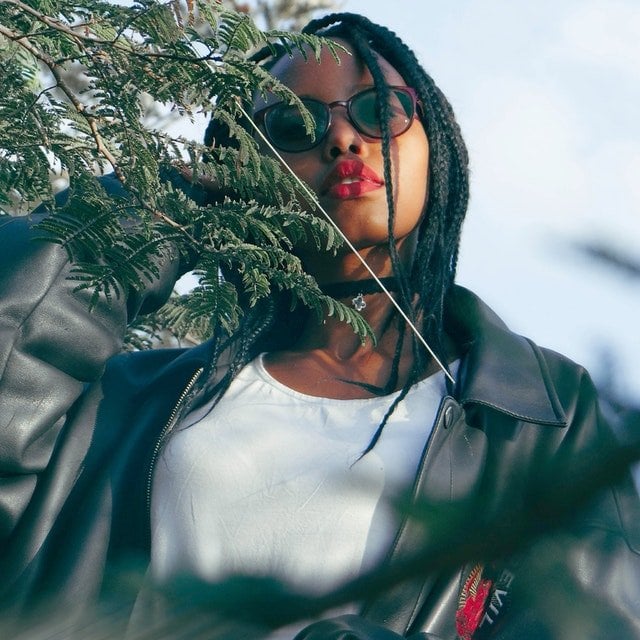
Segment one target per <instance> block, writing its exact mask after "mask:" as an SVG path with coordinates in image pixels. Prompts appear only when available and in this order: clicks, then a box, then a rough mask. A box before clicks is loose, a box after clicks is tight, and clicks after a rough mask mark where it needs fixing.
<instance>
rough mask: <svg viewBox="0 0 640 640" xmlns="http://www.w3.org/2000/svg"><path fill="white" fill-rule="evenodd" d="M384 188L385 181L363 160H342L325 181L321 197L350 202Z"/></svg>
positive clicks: (321, 188)
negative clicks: (351, 199)
mask: <svg viewBox="0 0 640 640" xmlns="http://www.w3.org/2000/svg"><path fill="white" fill-rule="evenodd" d="M383 186H384V180H383V179H382V178H381V177H380V176H379V175H378V174H377V173H376V172H375V171H374V170H373V169H371V168H370V167H368V166H367V165H366V164H364V162H362V161H361V160H342V161H341V162H338V164H336V166H335V167H334V168H333V169H332V170H331V171H330V172H329V174H328V175H327V177H326V178H325V179H324V180H323V182H322V185H321V187H320V195H328V196H331V197H333V198H337V199H339V200H348V199H350V198H357V197H359V196H361V195H362V194H364V193H368V192H369V191H375V190H376V189H380V188H381V187H383Z"/></svg>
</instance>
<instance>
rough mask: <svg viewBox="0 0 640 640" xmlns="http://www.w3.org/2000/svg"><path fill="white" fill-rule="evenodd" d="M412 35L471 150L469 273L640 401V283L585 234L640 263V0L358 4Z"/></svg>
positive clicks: (514, 313) (495, 298)
mask: <svg viewBox="0 0 640 640" xmlns="http://www.w3.org/2000/svg"><path fill="white" fill-rule="evenodd" d="M341 9H342V10H345V11H353V12H356V13H362V14H364V15H366V16H368V17H369V18H371V19H372V20H374V21H376V22H380V23H382V24H385V25H386V26H388V27H390V28H391V29H393V30H394V31H396V32H397V33H398V35H400V36H401V37H402V38H403V39H404V40H405V41H406V42H407V43H408V44H409V45H410V46H411V47H412V48H413V49H414V50H415V51H416V53H417V54H418V57H419V59H420V60H421V62H422V63H423V65H424V66H425V67H426V68H427V69H428V70H429V72H430V73H431V75H432V76H433V77H434V78H435V79H436V82H437V83H438V84H439V85H440V87H441V88H442V89H443V90H444V92H445V93H446V94H447V96H448V97H449V99H450V101H451V102H452V104H453V107H454V109H455V111H456V113H457V116H458V120H459V122H460V124H461V126H462V129H463V132H464V134H465V137H466V139H467V143H468V145H469V149H470V155H471V171H472V187H471V188H472V199H471V206H470V210H469V215H468V218H467V223H466V226H465V230H464V235H463V241H462V249H461V259H460V266H459V271H458V281H459V282H460V283H461V284H464V285H466V286H468V287H469V288H471V289H473V290H474V291H476V292H477V293H479V294H480V295H481V296H482V297H483V298H484V299H485V300H486V301H487V302H489V303H490V304H491V306H493V308H494V309H495V310H496V311H497V312H498V313H499V314H500V315H501V316H502V317H503V318H504V319H505V320H506V321H507V322H508V323H509V324H510V326H511V327H512V328H513V329H514V330H515V331H518V332H520V333H523V334H525V335H528V336H530V337H532V338H533V339H534V340H536V341H537V342H539V343H540V344H543V345H545V346H549V347H551V348H553V349H556V350H558V351H561V352H563V353H565V354H567V355H569V356H570V357H572V358H573V359H575V360H577V361H579V362H581V363H583V364H585V365H586V366H587V367H589V368H590V369H592V370H593V371H594V373H596V374H597V373H598V372H599V371H600V370H601V368H602V366H603V362H604V355H603V353H604V352H605V351H607V350H609V351H610V352H611V353H612V354H613V355H614V357H615V362H616V367H617V373H616V377H617V378H618V382H619V384H620V386H621V387H622V389H623V391H624V392H626V393H628V394H632V395H633V396H635V398H638V399H640V374H639V373H638V362H640V335H639V332H638V329H637V327H638V325H639V324H640V281H638V280H636V281H632V280H628V279H625V277H624V276H623V275H620V274H619V273H617V272H615V271H613V270H611V269H610V268H608V267H603V266H601V265H600V264H596V263H593V262H590V261H589V260H588V259H585V258H584V257H583V256H582V255H581V254H580V253H579V252H577V251H576V250H575V249H574V248H573V242H574V241H576V240H587V241H588V240H603V241H606V242H608V243H610V244H611V245H613V246H615V247H618V248H619V249H620V250H622V251H624V252H625V253H626V254H628V255H629V256H631V257H633V258H635V259H636V260H638V261H640V178H639V176H640V124H639V122H638V119H639V116H638V113H640V111H639V109H638V105H639V104H640V38H639V37H638V34H639V33H640V2H638V0H609V1H605V0H563V1H562V2H551V1H550V0H537V1H536V2H535V3H534V2H522V1H515V2H514V1H513V0H511V1H507V0H450V1H449V2H437V3H436V2H426V1H422V0H421V1H418V0H416V1H411V0H394V1H393V2H389V1H388V0H386V1H382V0H368V1H366V2H365V1H364V0H346V1H345V2H343V3H342V7H341Z"/></svg>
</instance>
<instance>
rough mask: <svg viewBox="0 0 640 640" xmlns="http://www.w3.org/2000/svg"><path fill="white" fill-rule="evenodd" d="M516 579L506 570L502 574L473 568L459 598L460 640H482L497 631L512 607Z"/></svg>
mask: <svg viewBox="0 0 640 640" xmlns="http://www.w3.org/2000/svg"><path fill="white" fill-rule="evenodd" d="M495 575H497V576H498V577H497V578H496V577H495ZM513 577H514V576H513V574H512V573H511V572H510V571H508V570H506V569H503V570H502V571H501V572H500V573H499V574H498V573H497V572H493V571H491V570H490V569H487V567H485V566H484V565H482V564H477V565H476V566H475V567H473V569H472V570H471V572H470V573H469V576H468V577H467V579H466V580H465V582H464V584H463V585H462V589H461V590H460V597H459V599H458V610H457V611H456V631H457V632H458V637H459V638H460V640H481V639H482V638H484V637H486V636H487V634H488V633H489V631H490V630H491V629H493V628H495V624H496V623H497V621H498V620H499V619H500V618H501V617H502V615H503V614H504V612H505V611H506V610H507V609H508V607H509V603H510V590H511V583H512V582H513Z"/></svg>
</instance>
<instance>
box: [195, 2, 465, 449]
mask: <svg viewBox="0 0 640 640" xmlns="http://www.w3.org/2000/svg"><path fill="white" fill-rule="evenodd" d="M303 33H310V34H317V35H321V36H325V37H332V38H341V39H343V40H345V41H347V42H349V43H350V44H351V45H352V47H353V49H354V51H355V53H356V54H357V55H358V56H359V57H360V59H361V60H362V61H363V62H364V64H365V65H366V66H367V68H368V69H369V71H370V73H371V75H372V77H373V80H374V83H375V85H376V87H378V89H379V104H378V107H379V109H380V115H381V121H382V140H381V143H382V153H383V159H384V179H385V184H386V185H387V207H388V210H389V223H388V224H389V252H390V256H391V261H392V265H393V269H394V273H395V275H396V278H397V279H398V281H399V282H400V303H401V304H402V306H403V309H404V310H405V312H406V313H407V315H408V316H409V317H410V318H411V320H412V321H415V319H416V318H418V319H419V325H418V326H419V327H420V330H421V332H422V335H423V336H424V337H425V339H426V340H427V341H428V342H429V344H430V346H431V347H432V348H433V349H434V351H435V352H436V354H437V355H438V357H439V358H440V359H441V361H442V362H443V363H446V356H445V353H444V348H443V344H444V340H443V338H444V300H445V297H446V294H447V292H448V291H449V289H450V287H451V286H452V284H453V281H454V277H455V271H456V266H457V260H458V250H459V242H460V234H461V230H462V223H463V221H464V217H465V215H466V210H467V203H468V198H469V182H468V154H467V149H466V145H465V143H464V140H463V138H462V134H461V131H460V127H459V126H458V123H457V122H456V119H455V116H454V113H453V110H452V108H451V106H450V104H449V102H448V101H447V99H446V97H445V96H444V94H443V93H442V92H441V91H440V89H439V88H438V87H437V86H436V84H435V83H434V81H433V79H432V78H431V77H430V76H429V75H428V74H427V72H426V71H425V70H424V68H423V67H422V66H421V65H420V63H419V62H418V60H417V58H416V56H415V54H414V52H413V51H412V50H411V49H410V48H409V47H408V46H407V45H406V44H405V43H404V42H403V41H402V40H401V39H400V38H399V37H398V36H397V35H396V34H395V33H394V32H392V31H391V30H389V29H387V28H386V27H383V26H381V25H377V24H375V23H373V22H371V21H370V20H368V19H367V18H365V17H364V16H360V15H357V14H353V13H333V14H329V15H327V16H324V17H322V18H319V19H317V20H312V21H311V22H310V23H309V24H308V25H307V26H306V27H305V28H304V29H303ZM273 51H274V49H273V47H272V48H264V49H262V50H261V51H259V52H258V53H257V54H256V55H255V56H254V60H256V61H262V62H264V64H265V66H266V67H267V68H270V67H271V66H273V65H274V64H275V62H276V61H277V60H279V59H280V58H281V57H282V56H283V55H285V54H286V51H285V49H284V48H281V49H278V52H277V53H276V54H275V55H274V53H273ZM375 54H378V55H380V56H382V57H383V58H384V59H385V60H386V61H387V62H389V64H391V66H393V67H394V68H395V69H396V70H397V71H398V72H399V73H400V74H401V75H402V77H403V78H404V79H405V82H406V83H407V85H409V86H410V87H412V88H413V89H414V90H415V91H416V93H417V96H418V103H419V117H420V119H421V121H422V124H423V126H424V128H425V131H426V134H427V138H428V140H429V183H428V198H427V203H426V208H425V212H424V214H423V219H422V221H421V223H420V228H419V231H418V243H417V247H416V254H415V258H414V262H413V265H412V268H411V272H410V273H409V274H406V273H405V272H404V269H403V268H402V265H401V261H400V259H399V255H398V251H397V247H396V245H395V241H394V239H393V233H392V231H393V226H394V220H395V203H394V198H393V180H392V178H391V159H390V158H391V154H390V147H391V135H390V132H389V127H388V108H389V107H388V100H387V95H388V88H387V85H386V82H385V79H384V75H383V73H382V70H381V69H380V65H379V63H378V59H377V56H376V55H375ZM215 133H216V124H215V121H213V120H212V122H211V124H210V126H209V128H208V130H207V135H206V142H207V144H211V142H212V141H213V140H212V139H213V138H215V137H216V135H215ZM416 293H417V294H418V295H417V296H414V294H416ZM414 297H415V302H413V299H414ZM286 298H287V294H286V292H285V293H284V295H282V296H280V300H279V301H278V302H276V304H275V305H274V304H273V300H271V302H270V303H269V304H266V303H265V305H264V306H263V305H257V306H256V307H254V308H253V309H251V310H250V311H248V312H247V316H246V317H245V320H244V322H243V325H244V326H243V327H241V329H240V331H239V333H238V334H237V337H238V339H239V340H240V342H241V343H242V344H241V345H240V346H239V349H238V355H237V356H236V358H235V359H234V369H235V370H239V369H240V368H241V367H242V366H243V365H244V364H246V363H247V362H249V360H250V359H251V358H253V357H255V355H256V354H257V353H259V352H260V351H263V350H264V351H269V350H274V349H276V348H283V347H286V346H287V345H286V344H284V343H283V339H286V338H285V336H287V337H291V336H292V335H293V334H295V333H296V332H295V331H294V332H293V333H291V332H289V331H286V330H284V331H283V323H286V324H288V325H290V326H291V327H296V326H297V327H300V326H302V322H301V318H300V316H298V317H297V318H295V319H293V318H292V316H291V312H290V306H289V302H288V300H286ZM279 309H280V310H282V311H283V312H284V313H282V312H280V311H279ZM302 313H304V312H302ZM260 316H261V317H260ZM259 318H260V319H259ZM287 320H288V321H289V322H287ZM399 320H400V319H399ZM399 326H400V328H401V330H400V331H399V338H398V342H397V345H396V350H395V354H394V358H393V363H392V369H391V374H390V379H389V381H388V384H387V385H385V387H383V388H377V387H370V385H364V384H362V385H361V386H363V387H365V388H367V389H368V390H370V391H371V392H373V393H380V394H386V393H389V392H390V390H392V389H390V388H389V387H390V386H391V387H395V381H397V373H398V364H399V361H400V355H401V353H402V347H403V341H404V339H405V337H406V332H405V331H404V330H402V327H403V326H404V325H403V324H402V323H401V324H400V325H399ZM258 327H259V329H257V328H258ZM411 335H412V340H413V352H414V364H413V368H412V371H411V372H410V375H409V377H408V380H407V382H406V383H405V385H404V386H403V388H402V389H401V391H400V394H398V396H397V397H396V399H395V401H394V402H393V403H392V405H391V406H390V408H389V410H388V411H387V413H386V414H385V416H384V418H383V420H382V422H381V424H380V425H379V427H378V429H377V431H376V433H375V434H374V436H373V438H372V439H371V441H370V443H369V445H368V446H367V448H366V449H365V451H364V452H363V454H362V455H366V453H368V452H369V451H371V449H373V447H374V446H375V444H376V443H377V441H378V440H379V438H380V435H381V434H382V430H383V429H384V426H385V425H386V423H387V422H388V420H389V418H390V416H391V415H392V413H393V412H394V410H395V408H396V407H397V405H398V404H399V402H401V400H402V399H403V398H404V397H405V396H406V394H407V393H408V391H409V389H410V387H411V386H412V385H413V384H414V383H415V382H416V381H417V380H418V379H419V376H420V374H421V372H422V371H424V367H425V365H426V360H427V355H426V354H425V351H424V349H423V348H422V346H421V345H420V344H419V343H418V341H417V339H416V338H415V336H413V334H411ZM289 344H291V340H289ZM229 382H230V380H229ZM355 384H360V383H357V382H356V383H355Z"/></svg>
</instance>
